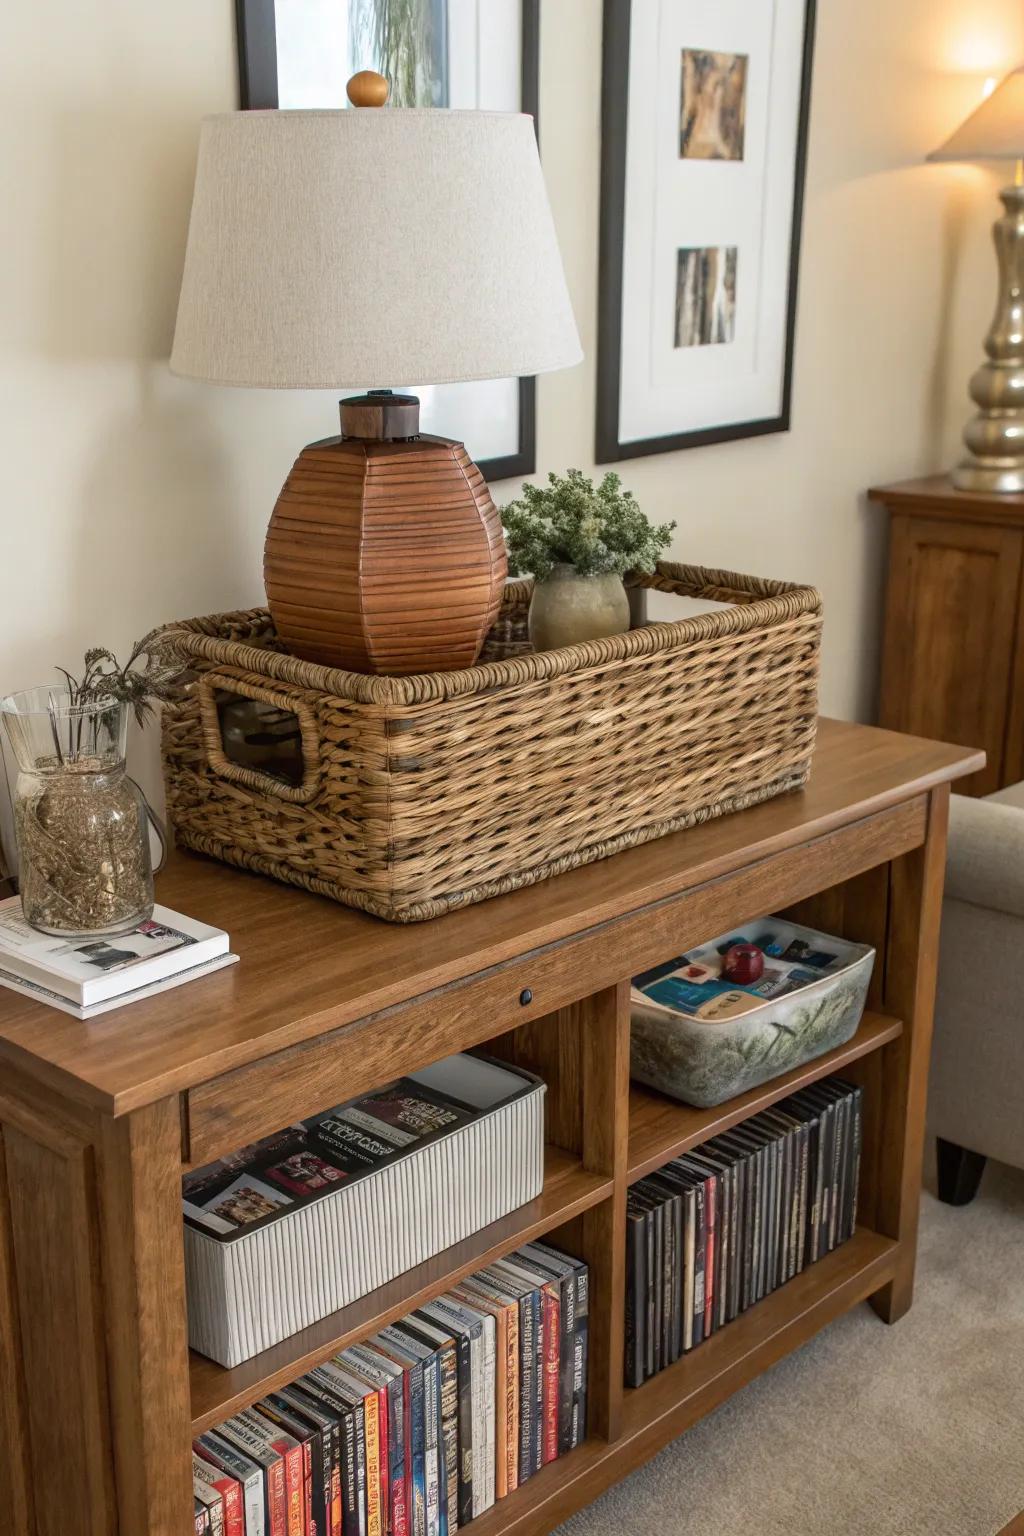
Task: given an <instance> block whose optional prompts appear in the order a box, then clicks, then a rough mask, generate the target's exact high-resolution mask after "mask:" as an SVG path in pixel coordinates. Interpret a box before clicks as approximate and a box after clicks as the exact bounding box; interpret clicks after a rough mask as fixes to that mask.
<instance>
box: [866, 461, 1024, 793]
mask: <svg viewBox="0 0 1024 1536" xmlns="http://www.w3.org/2000/svg"><path fill="white" fill-rule="evenodd" d="M870 495H871V498H872V500H874V501H878V502H880V503H881V504H882V505H883V506H884V507H886V509H887V510H888V512H889V581H888V594H887V599H886V610H885V638H884V643H883V650H882V679H881V700H880V708H879V724H880V725H883V726H886V727H888V728H889V729H890V730H894V731H907V732H909V733H911V734H912V735H915V736H928V737H932V738H934V739H935V740H937V741H956V742H960V743H962V744H963V745H964V746H974V747H982V748H984V750H985V753H986V755H987V759H988V761H987V763H986V766H985V767H984V768H983V769H982V770H981V771H980V772H979V773H975V774H972V775H971V777H970V778H969V779H967V780H965V782H964V783H963V785H962V786H961V788H962V789H963V791H964V792H965V793H967V794H974V795H987V794H991V793H992V791H993V790H996V789H1001V788H1002V787H1003V785H1005V784H1014V783H1016V782H1017V781H1018V780H1019V779H1021V778H1024V607H1022V602H1021V580H1022V570H1024V496H993V495H975V494H974V493H973V492H968V491H956V490H954V489H953V487H952V486H951V484H950V482H949V480H948V479H947V478H945V477H941V476H937V477H935V478H934V479H930V480H910V481H907V482H905V483H904V484H901V485H892V486H885V487H883V488H882V489H880V490H873V491H871V492H870Z"/></svg>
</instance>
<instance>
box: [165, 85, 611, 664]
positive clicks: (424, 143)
mask: <svg viewBox="0 0 1024 1536" xmlns="http://www.w3.org/2000/svg"><path fill="white" fill-rule="evenodd" d="M387 91H388V87H387V83H386V81H385V80H384V79H383V78H382V77H381V76H379V75H375V74H373V73H372V72H370V71H364V72H362V74H360V75H357V76H354V77H353V79H352V80H351V81H350V82H349V98H350V100H351V101H352V103H353V107H352V108H348V109H343V110H338V111H309V112H307V111H282V112H235V113H228V114H224V115H220V116H216V117H209V118H206V119H205V120H204V122H203V125H202V130H201V134H200V140H199V160H198V165H197V169H196V183H195V193H194V196H193V202H192V217H191V221H190V224H189V233H188V246H187V250H186V255H185V270H184V275H183V277H182V285H181V296H180V300H179V304H178V319H177V325H176V328H175V333H174V346H173V349H172V352H171V369H172V371H173V372H175V373H178V374H183V375H185V376H187V377H189V378H194V379H202V380H205V381H207V382H209V383H216V384H233V385H249V386H256V387H259V388H264V389H335V388H350V387H352V386H360V385H361V386H363V387H365V388H368V392H367V393H366V394H362V395H358V396H356V397H354V398H349V399H344V400H342V401H341V436H340V437H329V438H325V439H324V440H323V441H321V442H316V443H310V444H309V445H308V446H307V447H305V448H304V449H303V450H302V452H301V453H300V454H299V457H298V458H297V459H296V461H295V464H294V466H293V468H292V471H291V473H290V474H289V476H288V478H287V480H286V481H285V484H284V488H283V489H282V491H281V494H280V496H279V498H278V501H277V505H276V507H275V509H274V513H273V516H272V518H271V520H270V527H269V529H268V531H267V539H266V545H265V550H264V565H263V573H264V580H265V583H266V588H267V601H268V605H269V608H270V612H271V616H272V618H273V620H274V624H275V627H276V629H277V633H278V635H279V637H280V638H281V640H282V641H283V642H284V644H285V645H286V646H287V648H288V649H289V650H290V651H291V652H292V653H293V654H294V655H296V656H299V657H302V658H304V659H306V660H310V661H316V662H321V663H323V664H325V665H330V666H336V667H342V668H344V669H346V670H348V671H353V672H377V673H391V674H399V673H414V672H429V671H441V670H449V669H452V668H458V667H467V666H471V665H472V664H473V662H474V661H475V660H476V657H477V655H478V653H479V651H480V647H481V645H482V643H483V641H484V638H485V636H486V634H487V631H488V629H489V628H490V626H491V624H492V623H493V621H494V618H495V616H496V614H497V610H498V607H499V604H500V600H501V592H502V586H503V583H504V579H505V575H506V569H507V565H506V558H505V546H504V540H503V537H502V530H501V523H500V519H499V517H498V513H497V510H496V508H495V506H494V503H493V502H492V501H491V497H490V494H489V492H488V489H487V486H486V483H485V481H484V479H483V476H482V475H481V473H480V471H479V470H478V469H477V467H476V465H475V464H474V463H473V462H472V460H471V459H470V457H469V455H468V454H467V453H466V450H465V448H464V447H463V445H462V444H461V443H459V442H455V441H453V440H451V439H450V438H445V437H432V436H427V435H426V434H422V433H420V431H419V401H418V399H417V398H416V397H415V395H410V394H403V393H392V387H393V386H394V385H401V384H403V383H404V382H406V381H412V380H417V381H420V382H422V383H424V384H449V383H455V382H458V381H462V380H471V379H493V378H506V377H514V376H518V375H524V374H534V373H543V372H546V371H548V370H550V369H555V368H564V367H567V366H569V365H570V364H573V363H577V362H579V361H580V358H581V356H582V353H581V350H580V343H579V337H578V335H577V331H576V324H575V321H574V319H573V313H572V307H571V305H570V303H569V296H568V292H567V290H566V284H565V275H564V272H563V270H562V262H561V257H560V255H559V251H558V245H557V242H556V239H555V232H554V225H553V222H552V218H551V210H550V207H549V205H548V200H547V193H546V191H545V187H544V179H543V176H542V174H541V168H540V159H539V156H538V153H537V141H536V136H535V134H534V127H533V121H532V119H531V118H529V117H527V116H521V115H518V114H511V113H497V112H476V111H448V110H444V109H441V108H431V109H427V110H422V111H421V110H413V109H406V108H401V109H399V108H389V107H386V106H385V105H384V102H385V101H386V98H387Z"/></svg>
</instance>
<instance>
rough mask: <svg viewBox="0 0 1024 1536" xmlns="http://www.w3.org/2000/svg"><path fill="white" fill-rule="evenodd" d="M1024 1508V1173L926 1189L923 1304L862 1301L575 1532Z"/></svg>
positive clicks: (967, 1525) (771, 1531)
mask: <svg viewBox="0 0 1024 1536" xmlns="http://www.w3.org/2000/svg"><path fill="white" fill-rule="evenodd" d="M1019 1510H1024V1173H1018V1172H1016V1171H1015V1170H1011V1169H1008V1168H1002V1167H999V1166H998V1165H993V1164H990V1165H989V1166H988V1168H987V1169H986V1171H985V1177H984V1179H983V1181H982V1186H981V1191H980V1193H979V1194H978V1196H977V1198H976V1199H975V1201H974V1203H973V1204H972V1205H969V1206H965V1207H963V1208H961V1209H960V1210H954V1209H952V1208H951V1207H949V1206H945V1205H941V1204H940V1203H939V1202H938V1201H937V1200H936V1199H935V1198H934V1196H932V1195H930V1194H925V1196H924V1203H923V1207H922V1212H921V1242H920V1249H919V1258H918V1269H917V1285H916V1290H915V1297H914V1305H913V1306H912V1307H911V1309H910V1311H909V1313H908V1314H907V1316H906V1317H905V1318H904V1319H903V1320H902V1321H901V1322H899V1323H897V1324H896V1325H895V1326H894V1327H892V1328H888V1327H886V1325H885V1324H884V1323H882V1322H880V1321H879V1319H878V1318H877V1317H876V1316H875V1314H874V1313H873V1312H872V1311H871V1310H870V1308H869V1307H868V1306H867V1305H866V1304H865V1305H863V1306H860V1307H857V1308H856V1309H855V1310H854V1311H853V1312H852V1313H850V1314H849V1315H848V1316H846V1317H843V1318H840V1319H839V1320H838V1321H836V1322H835V1323H832V1324H831V1326H830V1327H828V1328H826V1329H825V1330H824V1331H823V1332H822V1333H820V1334H819V1335H818V1336H817V1338H816V1339H813V1340H812V1341H811V1342H810V1343H809V1344H806V1345H805V1346H804V1347H803V1349H801V1350H798V1351H797V1353H796V1354H795V1355H793V1356H791V1357H790V1358H789V1359H787V1360H784V1361H781V1362H780V1363H779V1364H778V1365H777V1366H775V1367H774V1368H773V1369H772V1370H770V1371H768V1372H767V1374H766V1375H764V1376H762V1377H760V1378H759V1380H757V1381H756V1382H754V1383H752V1384H751V1385H750V1386H749V1387H747V1388H746V1389H745V1390H744V1391H742V1392H740V1393H738V1394H737V1395H736V1396H735V1397H734V1398H732V1399H731V1400H730V1401H729V1402H728V1403H726V1404H725V1405H724V1406H723V1407H722V1408H720V1409H719V1410H718V1411H717V1412H716V1413H714V1414H712V1415H711V1416H710V1417H709V1418H707V1419H704V1420H703V1421H702V1422H701V1423H700V1424H697V1425H696V1426H695V1427H694V1428H693V1429H691V1430H690V1431H689V1433H688V1434H686V1435H684V1436H682V1438H681V1439H679V1440H677V1441H675V1442H674V1443H673V1444H672V1445H670V1446H668V1447H667V1448H666V1449H665V1450H664V1451H662V1453H661V1454H660V1455H659V1456H657V1457H656V1458H655V1459H654V1460H653V1461H651V1462H648V1464H647V1465H646V1466H645V1467H642V1468H641V1469H640V1470H639V1471H638V1472H635V1473H634V1474H633V1475H632V1476H631V1477H629V1478H628V1479H627V1480H626V1481H625V1482H623V1483H621V1484H619V1485H618V1487H616V1488H613V1489H610V1490H609V1491H608V1493H606V1494H605V1495H604V1496H603V1497H602V1498H600V1499H599V1500H598V1501H597V1502H596V1503H595V1504H592V1505H591V1506H590V1507H589V1509H586V1510H584V1511H583V1512H582V1513H580V1514H579V1515H576V1516H574V1517H573V1519H571V1520H569V1521H568V1522H567V1523H566V1524H565V1525H564V1526H562V1527H561V1528H560V1529H561V1532H562V1536H632V1533H636V1536H747V1533H755V1532H756V1533H757V1536H995V1533H996V1532H997V1531H999V1530H1001V1529H1002V1527H1003V1526H1004V1525H1005V1524H1006V1522H1007V1521H1008V1520H1009V1519H1010V1518H1011V1516H1013V1515H1016V1514H1017V1512H1018V1511H1019Z"/></svg>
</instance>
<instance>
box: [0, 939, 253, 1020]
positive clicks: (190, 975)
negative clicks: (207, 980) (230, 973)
mask: <svg viewBox="0 0 1024 1536" xmlns="http://www.w3.org/2000/svg"><path fill="white" fill-rule="evenodd" d="M237 961H238V956H237V955H231V954H227V955H217V956H216V958H215V959H213V960H207V961H206V962H205V963H204V964H203V965H194V966H192V968H191V969H190V970H187V971H179V972H178V974H177V975H176V976H165V977H164V979H163V981H152V982H150V984H149V986H148V987H136V988H135V990H134V991H132V992H122V993H121V995H120V996H119V997H108V998H107V1001H106V1002H105V1003H92V1004H90V1005H89V1007H88V1008H80V1007H79V1005H78V1004H77V1003H72V1002H69V1000H68V999H67V998H66V997H61V996H60V995H59V994H58V993H57V992H51V991H50V988H49V987H42V986H40V985H39V983H38V982H35V981H23V980H22V979H21V977H20V976H14V975H12V974H11V972H10V971H5V970H2V969H0V987H10V989H11V991H12V992H20V993H21V994H22V996H23V997H34V998H35V999H36V1001H37V1002H39V1003H46V1005H47V1006H48V1007H50V1008H59V1009H60V1011H61V1012H62V1013H70V1014H71V1016H72V1018H75V1019H94V1018H95V1017H96V1015H97V1014H98V1013H110V1011H111V1010H112V1009H114V1008H126V1007H127V1006H128V1004H129V1003H137V1002H139V1001H140V999H142V998H144V997H153V996H155V994H156V993H157V992H168V991H170V989H171V987H180V986H183V985H184V983H185V982H186V981H197V980H198V979H199V977H200V976H209V975H210V974H211V973H212V972H213V971H222V970H223V969H224V967H225V966H226V965H235V964H236V963H237Z"/></svg>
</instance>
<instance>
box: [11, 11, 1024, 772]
mask: <svg viewBox="0 0 1024 1536" xmlns="http://www.w3.org/2000/svg"><path fill="white" fill-rule="evenodd" d="M637 3H641V4H643V3H648V0H637ZM600 11H601V7H600V3H599V0H544V3H543V16H542V47H543V60H542V92H541V97H542V105H541V111H542V134H543V146H544V163H545V169H546V173H547V178H548V184H549V187H550V191H551V197H552V202H553V204H554V208H555V215H556V220H557V223H558V228H559V234H560V238H561V241H562V248H563V252H564V255H565V261H566V267H567V270H568V273H569V280H570V285H571V289H572V293H573V297H574V302H575V306H576V313H577V317H578V320H579V325H580V330H581V333H582V336H583V342H584V347H585V350H586V353H587V361H586V362H585V363H584V364H583V365H582V366H581V367H580V368H577V369H575V370H572V371H571V372H568V373H564V374H560V375H552V376H549V377H547V378H544V379H542V380H541V382H540V388H539V456H540V469H541V471H542V472H543V471H546V470H548V469H550V468H558V469H563V468H565V467H566V466H568V465H579V466H581V467H583V468H585V469H589V468H590V467H591V466H592V463H593V457H592V455H593V446H592V445H593V414H594V407H593V397H594V346H595V324H594V311H595V301H596V283H597V213H598V167H599V153H600V121H599V97H600V51H601V39H600V30H601V28H600ZM819 11H820V15H819V21H818V45H817V55H816V61H815V79H814V94H813V103H812V112H811V140H810V155H809V165H808V177H807V201H806V216H805V225H804V242H803V259H802V272H801V284H800V307H799V316H798V326H797V349H796V365H795V380H794V399H793V421H794V426H793V430H792V431H791V432H790V433H789V434H787V435H780V436H775V437H770V438H762V439H756V440H752V441H749V442H740V443H732V444H725V445H721V446H718V447H714V448H701V449H697V450H693V451H690V452H688V453H677V454H666V455H658V456H655V457H653V458H649V459H645V460H635V461H632V462H630V463H629V464H627V465H625V466H624V467H623V473H624V475H625V477H626V479H627V482H628V483H629V484H630V485H631V486H632V487H633V489H634V490H635V491H636V493H637V494H638V496H639V497H640V498H641V500H642V502H643V503H644V505H645V506H646V507H647V508H648V510H649V511H650V512H651V513H652V514H655V515H657V516H659V517H662V516H672V517H675V518H676V519H677V520H678V522H679V530H678V534H677V544H676V553H677V554H678V555H680V556H682V557H685V558H687V559H691V560H696V561H702V562H707V563H709V564H712V565H714V564H724V565H727V566H728V565H732V566H734V567H738V568H742V569H749V570H751V571H757V572H761V573H764V574H769V575H783V576H790V577H799V578H803V579H806V580H809V581H813V582H816V583H817V584H818V585H819V586H820V587H821V588H822V590H823V592H824V595H825V612H826V627H825V653H824V664H823V678H822V702H823V706H824V707H825V709H827V710H829V711H831V712H833V713H836V714H840V715H845V716H849V717H858V716H859V717H868V716H869V715H870V711H871V709H872V704H873V691H874V674H875V668H876V659H877V631H878V614H879V600H880V575H881V560H882V540H881V537H880V534H881V529H880V524H879V517H878V514H877V512H873V511H870V510H869V509H868V508H867V506H866V504H865V502H864V499H863V490H864V488H865V487H866V486H867V485H869V484H870V483H871V482H873V481H879V480H885V479H890V478H898V477H902V476H906V475H909V474H913V473H916V472H918V471H925V470H931V469H935V468H938V467H940V466H942V465H944V464H946V463H948V462H949V460H950V458H951V457H952V455H953V454H954V452H955V449H956V440H957V434H958V431H959V427H960V424H961V421H962V419H963V417H964V416H965V414H966V411H967V402H966V396H965V393H964V386H965V381H966V378H967V375H968V373H969V372H970V370H971V369H972V368H973V367H974V366H975V363H976V362H977V360H978V358H979V350H980V338H981V335H982V333H983V331H984V329H985V326H986V324H987V321H988V317H989V310H990V307H991V300H992V292H993V285H994V264H993V258H992V254H991V249H990V246H989V243H988V241H989V236H988V225H989V223H990V222H991V218H992V217H993V214H994V209H995V204H994V197H993V194H994V190H995V187H996V185H997V184H998V183H997V179H996V178H995V177H994V175H992V174H990V173H989V172H986V171H982V170H980V169H976V168H972V167H929V166H925V165H923V164H922V163H921V159H922V156H923V155H924V154H925V152H926V151H927V150H928V149H929V148H930V147H932V146H933V145H934V144H936V143H937V142H939V141H940V140H941V139H942V138H943V137H945V135H946V134H947V133H948V132H949V131H950V130H951V129H952V128H953V127H954V126H955V124H956V123H957V122H958V121H959V120H960V119H961V117H963V116H964V115H965V113H966V112H967V111H968V110H970V108H971V107H972V106H973V105H974V104H975V103H976V101H977V100H978V99H979V98H980V94H981V88H982V83H983V81H984V78H985V77H986V76H987V75H999V74H1001V73H1002V72H1003V71H1004V70H1005V69H1007V68H1009V67H1010V66H1011V65H1013V64H1015V63H1016V62H1017V61H1018V60H1019V59H1020V58H1021V57H1022V55H1024V14H1022V7H1021V5H1020V0H898V3H893V0H819ZM4 43H5V46H4V49H3V52H2V57H0V197H2V207H3V210H4V215H5V218H4V224H5V231H4V238H3V241H2V245H0V381H2V382H0V463H2V466H3V496H2V502H0V520H2V523H0V526H2V543H0V548H2V552H3V553H2V588H0V691H3V692H6V691H8V690H12V689H16V688H22V687H27V686H30V685H32V684H35V683H37V682H41V681H44V680H45V679H47V678H48V677H49V676H50V675H51V667H52V665H53V664H54V663H56V662H58V661H59V662H62V663H64V664H68V663H69V662H73V661H74V660H75V659H76V658H78V657H80V656H81V653H82V650H83V649H84V647H85V646H86V645H88V644H92V643H97V642H100V641H104V642H107V643H109V644H112V645H113V646H114V647H115V648H120V647H122V646H125V645H126V644H128V643H130V642H131V640H132V639H133V638H134V637H135V636H136V635H138V634H140V633H141V632H143V631H144V630H145V629H147V628H148V627H150V626H151V625H152V624H154V623H156V622H158V621H160V620H162V619H167V618H172V617H177V616H183V615H189V614H198V613H208V612H212V611H214V610H217V609H223V608H230V607H233V606H241V605H245V604H248V603H251V602H255V601H257V600H258V599H259V597H260V594H261V581H260V554H261V544H262V536H263V529H264V526H265V523H266V519H267V516H268V514H269V511H270V508H271V506H272V504H273V500H274V497H275V494H276V491H277V489H278V488H279V486H280V484H281V482H282V480H283V479H284V476H285V474H286V473H287V470H288V468H289V466H290V464H291V461H292V458H293V457H294V455H295V453H296V451H297V450H298V448H299V447H300V446H301V445H302V444H303V443H304V442H305V441H307V440H309V439H310V438H313V437H318V436H322V435H324V434H325V433H327V432H329V431H331V430H333V422H334V420H335V415H334V412H335V406H334V403H333V400H332V398H331V396H330V395H329V394H308V395H288V394H277V393H265V392H261V391H231V390H219V389H213V388H204V387H201V386H197V385H193V384H189V383H185V382H182V381H179V380H175V379H172V378H171V377H170V375H169V374H168V372H167V369H166V364H165V359H166V357H167V354H168V351H169V346H170V340H171V333H172V328H173V321H174V309H175V302H176V294H177V283H178V277H179V274H180V267H181V259H182V251H183V245H184V237H185V229H186V223H187V217H188V205H189V196H190V188H191V180H192V171H193V164H194V153H195V144H196V135H197V125H198V120H199V118H200V117H201V116H202V114H203V113H205V112H213V111H223V110H227V109H230V108H232V107H233V106H234V105H235V57H234V33H233V6H232V4H231V3H230V0H174V3H173V4H163V3H157V0H146V3H143V4H140V3H139V0H31V3H30V4H29V3H23V4H18V5H13V6H9V7H8V10H7V14H6V15H5V39H4ZM453 427H454V430H457V424H453ZM514 489H515V488H514V487H513V486H501V487H498V488H497V492H496V496H497V499H498V500H502V499H508V497H509V496H510V495H511V493H512V492H513V490H514ZM151 734H152V733H151ZM134 755H135V757H136V761H137V767H139V768H140V771H141V774H142V776H143V778H144V779H145V780H146V781H147V782H148V783H150V784H153V783H154V782H155V780H156V777H157V775H156V768H155V743H154V742H152V741H147V742H146V743H144V744H142V745H141V746H140V745H139V744H136V746H135V749H134Z"/></svg>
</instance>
